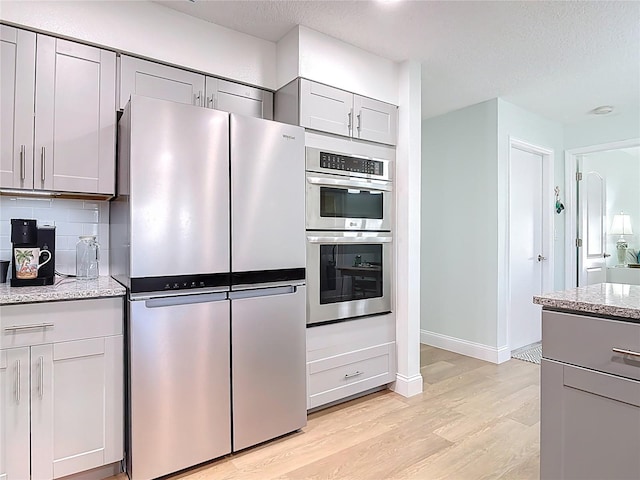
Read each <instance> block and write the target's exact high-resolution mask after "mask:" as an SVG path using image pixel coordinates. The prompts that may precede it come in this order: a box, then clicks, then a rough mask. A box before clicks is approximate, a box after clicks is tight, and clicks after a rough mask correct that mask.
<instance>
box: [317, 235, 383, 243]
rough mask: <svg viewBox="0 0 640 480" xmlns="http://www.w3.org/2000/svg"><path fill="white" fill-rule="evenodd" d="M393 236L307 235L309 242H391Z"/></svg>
mask: <svg viewBox="0 0 640 480" xmlns="http://www.w3.org/2000/svg"><path fill="white" fill-rule="evenodd" d="M392 240H393V238H392V237H391V236H388V237H331V236H320V235H307V241H308V242H309V243H391V242H392Z"/></svg>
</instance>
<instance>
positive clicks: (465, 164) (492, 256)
mask: <svg viewBox="0 0 640 480" xmlns="http://www.w3.org/2000/svg"><path fill="white" fill-rule="evenodd" d="M510 137H513V138H516V139H518V140H522V141H525V142H528V143H531V144H534V145H537V146H540V147H545V148H546V149H550V150H553V151H554V153H555V158H556V160H557V161H556V164H555V168H554V184H555V185H561V186H562V185H563V184H564V183H563V182H564V180H563V177H564V170H563V168H564V162H563V160H562V159H563V155H562V150H563V128H562V125H561V124H560V123H557V122H552V121H549V120H547V119H545V118H542V117H540V116H538V115H535V114H532V113H530V112H528V111H526V110H523V109H521V108H519V107H517V106H515V105H512V104H510V103H508V102H505V101H503V100H501V99H493V100H490V101H487V102H484V103H480V104H478V105H473V106H470V107H467V108H464V109H461V110H458V111H455V112H451V113H448V114H446V115H442V116H439V117H435V118H431V119H428V120H426V121H424V122H423V128H422V145H423V146H422V149H423V165H422V222H423V223H422V230H421V232H422V234H421V238H422V241H421V244H422V253H421V258H422V262H421V275H422V315H421V330H422V340H423V341H424V342H425V343H430V344H433V345H436V346H441V347H444V348H449V349H452V350H454V351H458V352H460V353H464V354H466V355H471V356H476V357H478V358H484V359H486V360H490V361H495V362H498V361H503V360H505V359H506V358H508V353H509V346H508V344H507V342H508V340H507V339H508V337H507V331H508V330H507V324H506V321H507V319H506V301H507V283H506V281H507V278H506V268H507V263H506V259H507V239H508V233H509V232H508V230H507V219H508V200H509V197H508V160H509V139H510ZM554 222H555V226H556V233H557V239H556V240H555V242H554V243H555V248H554V250H555V253H556V260H557V264H556V265H555V270H554V282H555V285H556V287H559V288H562V287H563V285H564V269H563V267H564V251H563V245H564V244H563V240H564V223H563V222H564V218H554Z"/></svg>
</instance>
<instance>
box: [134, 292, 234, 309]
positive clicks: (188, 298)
mask: <svg viewBox="0 0 640 480" xmlns="http://www.w3.org/2000/svg"><path fill="white" fill-rule="evenodd" d="M226 299H227V293H226V292H225V293H205V294H202V295H184V296H175V297H160V298H151V299H148V300H146V301H145V302H144V305H145V307H147V308H158V307H172V306H175V305H192V304H195V303H209V302H219V301H222V300H226Z"/></svg>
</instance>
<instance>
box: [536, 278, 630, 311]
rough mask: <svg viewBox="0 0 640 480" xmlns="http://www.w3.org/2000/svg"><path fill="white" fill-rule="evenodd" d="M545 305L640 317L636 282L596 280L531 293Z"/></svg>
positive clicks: (539, 303)
mask: <svg viewBox="0 0 640 480" xmlns="http://www.w3.org/2000/svg"><path fill="white" fill-rule="evenodd" d="M533 303H537V304H538V305H542V306H543V307H548V308H557V309H562V310H571V311H574V312H585V313H590V314H598V315H602V316H611V317H620V318H628V319H636V320H640V285H623V284H619V283H598V284H595V285H588V286H586V287H578V288H573V289H570V290H564V291H561V292H553V293H545V294H544V295H538V296H535V297H533Z"/></svg>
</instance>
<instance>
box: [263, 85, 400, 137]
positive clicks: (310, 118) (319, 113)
mask: <svg viewBox="0 0 640 480" xmlns="http://www.w3.org/2000/svg"><path fill="white" fill-rule="evenodd" d="M275 110H276V111H275V119H276V120H278V121H282V122H287V123H293V124H296V125H300V126H302V127H305V128H309V129H313V130H318V131H321V132H327V133H333V134H336V135H342V136H345V137H352V138H357V139H360V140H368V141H371V142H378V143H384V144H387V145H395V144H396V143H397V139H396V136H397V123H398V108H397V107H396V106H395V105H391V104H389V103H385V102H381V101H379V100H374V99H371V98H368V97H363V96H361V95H356V94H354V93H351V92H347V91H345V90H341V89H339V88H335V87H331V86H328V85H324V84H321V83H317V82H313V81H311V80H307V79H305V78H299V79H296V80H294V81H293V82H291V83H289V84H288V85H285V86H284V87H282V88H281V89H280V90H278V92H277V93H276V98H275Z"/></svg>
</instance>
